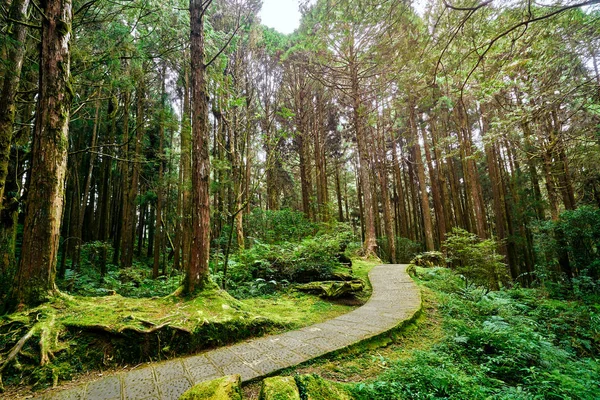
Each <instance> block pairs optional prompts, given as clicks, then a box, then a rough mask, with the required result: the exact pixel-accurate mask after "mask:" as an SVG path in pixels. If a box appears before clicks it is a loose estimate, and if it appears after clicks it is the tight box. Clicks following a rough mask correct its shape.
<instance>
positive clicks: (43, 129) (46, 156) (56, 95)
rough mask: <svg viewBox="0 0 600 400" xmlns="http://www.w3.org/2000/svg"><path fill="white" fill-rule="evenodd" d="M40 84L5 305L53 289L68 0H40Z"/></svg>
mask: <svg viewBox="0 0 600 400" xmlns="http://www.w3.org/2000/svg"><path fill="white" fill-rule="evenodd" d="M44 15H45V18H43V19H42V38H41V46H40V48H41V55H40V84H39V93H38V105H37V113H36V115H37V117H36V122H35V133H34V139H33V147H32V159H31V162H32V165H31V181H30V187H31V188H32V189H35V190H30V192H29V194H28V199H27V206H26V214H25V224H24V227H23V244H22V248H21V260H20V263H19V268H18V271H17V274H16V277H15V283H14V285H13V291H12V293H11V296H10V298H9V300H8V301H7V303H6V305H7V309H8V310H14V309H17V308H20V307H21V305H25V306H35V305H36V304H39V303H41V302H44V301H46V300H47V299H48V297H49V296H52V295H55V294H56V293H57V292H58V289H57V287H56V284H55V277H56V261H57V253H58V245H59V239H60V223H61V217H62V212H63V196H64V185H65V173H66V166H67V149H68V134H69V119H70V106H71V100H72V97H73V92H72V89H71V86H70V83H69V80H70V75H71V73H70V52H69V50H70V49H69V44H70V39H71V21H72V15H73V14H72V8H71V1H70V0H55V1H50V0H49V1H47V2H45V7H44Z"/></svg>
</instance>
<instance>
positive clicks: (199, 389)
mask: <svg viewBox="0 0 600 400" xmlns="http://www.w3.org/2000/svg"><path fill="white" fill-rule="evenodd" d="M179 400H242V378H241V376H240V375H228V376H224V377H222V378H218V379H213V380H212V381H206V382H202V383H199V384H197V385H196V386H194V387H192V388H191V389H189V390H188V391H187V392H185V393H184V394H182V395H181V396H180V397H179Z"/></svg>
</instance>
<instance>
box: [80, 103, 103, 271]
mask: <svg viewBox="0 0 600 400" xmlns="http://www.w3.org/2000/svg"><path fill="white" fill-rule="evenodd" d="M99 115H100V101H99V100H96V112H95V114H94V127H93V128H92V143H91V145H90V146H91V148H92V149H94V148H95V147H96V138H97V137H98V122H99V119H98V118H99ZM96 153H97V152H96V150H92V152H90V158H89V161H90V164H89V166H88V169H87V171H86V173H85V182H84V186H83V198H82V199H81V205H80V207H79V216H78V219H77V232H75V240H77V243H76V244H75V246H76V247H75V252H76V254H75V257H74V259H75V260H76V261H75V262H76V266H78V265H79V262H80V258H81V245H82V244H83V220H84V217H85V210H86V207H87V203H88V200H89V198H90V189H91V186H92V172H93V171H94V162H95V161H96Z"/></svg>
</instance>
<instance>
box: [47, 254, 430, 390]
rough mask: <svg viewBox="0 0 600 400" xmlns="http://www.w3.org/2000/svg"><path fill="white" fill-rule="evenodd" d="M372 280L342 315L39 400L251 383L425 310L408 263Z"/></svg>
mask: <svg viewBox="0 0 600 400" xmlns="http://www.w3.org/2000/svg"><path fill="white" fill-rule="evenodd" d="M369 279H370V280H371V285H372V286H373V294H372V295H371V298H370V300H369V301H368V302H367V303H366V304H365V305H364V306H362V307H360V308H358V309H356V310H354V311H352V312H350V313H348V314H344V315H342V316H340V317H337V318H334V319H331V320H329V321H326V322H323V323H320V324H316V325H312V326H308V327H306V328H302V329H299V330H296V331H291V332H286V333H282V334H279V335H272V336H265V337H262V338H258V339H253V340H248V341H245V342H242V343H239V344H236V345H232V346H229V347H223V348H219V349H216V350H212V351H207V352H204V353H201V354H199V355H196V356H191V357H183V358H177V359H174V360H170V361H166V362H162V363H156V364H153V365H151V366H148V367H143V368H140V369H138V370H133V371H130V372H125V373H121V374H117V375H113V376H108V377H106V378H103V379H100V380H97V381H94V382H90V383H87V384H85V385H82V386H79V387H76V388H74V389H70V390H67V391H56V392H51V393H48V394H45V395H44V396H42V397H40V398H39V399H42V400H49V399H52V400H57V399H68V400H71V399H73V400H84V399H85V400H176V399H177V398H178V397H179V396H180V395H181V394H182V393H183V392H184V391H186V390H187V389H189V388H190V387H191V386H192V385H193V384H196V383H198V382H202V381H205V380H209V379H213V378H216V377H219V376H223V375H230V374H240V375H241V376H242V380H243V381H248V380H251V379H255V378H259V377H262V376H265V375H269V374H272V373H274V372H276V371H278V370H281V369H284V368H288V367H292V366H295V365H298V364H300V363H302V362H304V361H308V360H310V359H313V358H316V357H319V356H322V355H325V354H327V353H331V352H334V351H336V350H340V349H343V348H345V347H348V346H350V345H352V344H355V343H358V342H360V341H362V340H365V339H369V338H372V337H374V336H377V335H379V334H382V333H384V332H387V331H389V330H391V329H393V328H395V327H397V326H398V325H399V324H401V323H402V322H403V321H405V320H407V319H410V318H412V317H413V316H414V315H415V313H416V312H417V311H418V310H419V309H420V307H421V294H420V291H419V289H418V288H417V286H416V285H415V283H414V282H413V281H412V279H411V278H410V277H409V276H408V274H407V273H406V265H392V264H388V265H380V266H377V267H375V268H373V269H372V270H371V272H370V273H369Z"/></svg>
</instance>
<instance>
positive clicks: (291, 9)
mask: <svg viewBox="0 0 600 400" xmlns="http://www.w3.org/2000/svg"><path fill="white" fill-rule="evenodd" d="M425 3H426V1H424V0H416V1H413V7H414V8H415V10H416V11H417V13H418V14H419V15H423V11H424V10H425ZM300 17H301V15H300V11H298V0H263V6H262V9H261V11H260V19H261V21H262V23H263V24H264V25H266V26H268V27H271V28H274V29H275V30H276V31H279V32H281V33H285V34H290V33H292V32H294V30H296V29H297V28H298V27H299V26H300Z"/></svg>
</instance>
